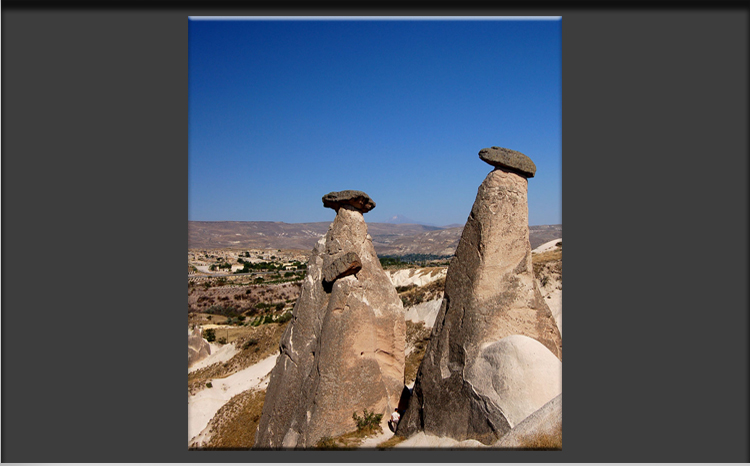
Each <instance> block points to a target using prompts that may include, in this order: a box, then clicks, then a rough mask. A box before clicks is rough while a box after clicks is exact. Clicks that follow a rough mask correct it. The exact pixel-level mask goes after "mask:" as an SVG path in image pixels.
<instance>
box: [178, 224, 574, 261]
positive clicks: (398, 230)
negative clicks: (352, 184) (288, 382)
mask: <svg viewBox="0 0 750 466" xmlns="http://www.w3.org/2000/svg"><path fill="white" fill-rule="evenodd" d="M330 224H331V222H314V223H284V222H199V221H188V249H213V248H215V249H218V248H248V249H255V248H263V249H307V250H310V249H312V248H313V246H315V243H316V242H317V241H318V240H319V239H320V238H321V237H322V236H324V235H325V234H326V232H327V231H328V227H329V226H330ZM367 230H368V232H369V233H370V236H372V242H373V245H374V246H375V251H376V252H377V253H378V254H380V255H386V254H388V255H405V254H435V255H451V254H453V253H454V251H455V250H456V246H458V240H459V239H460V238H461V231H463V226H458V227H453V228H441V227H433V226H428V225H417V224H413V223H405V224H393V223H368V224H367ZM556 238H562V225H538V226H532V227H529V242H530V243H531V248H532V249H534V248H535V247H537V246H540V245H542V244H544V243H546V242H548V241H551V240H553V239H556Z"/></svg>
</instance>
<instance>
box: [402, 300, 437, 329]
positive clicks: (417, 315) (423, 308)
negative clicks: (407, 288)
mask: <svg viewBox="0 0 750 466" xmlns="http://www.w3.org/2000/svg"><path fill="white" fill-rule="evenodd" d="M442 302H443V298H442V297H441V298H439V299H433V300H432V301H425V302H423V303H419V304H416V305H414V306H411V307H408V308H406V312H405V313H404V319H406V320H410V321H412V322H415V323H418V322H424V326H425V327H427V328H432V327H433V325H435V319H436V318H437V315H438V312H439V311H440V304H441V303H442Z"/></svg>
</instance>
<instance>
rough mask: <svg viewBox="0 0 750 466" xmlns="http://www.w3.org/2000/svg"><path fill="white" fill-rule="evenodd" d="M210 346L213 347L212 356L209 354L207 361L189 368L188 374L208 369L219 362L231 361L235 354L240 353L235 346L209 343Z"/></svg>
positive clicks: (204, 360)
mask: <svg viewBox="0 0 750 466" xmlns="http://www.w3.org/2000/svg"><path fill="white" fill-rule="evenodd" d="M208 346H210V347H211V354H209V355H208V357H206V359H201V360H200V361H198V362H196V363H195V364H193V365H192V366H190V367H188V373H190V372H193V371H197V370H198V369H202V368H204V367H208V366H210V365H211V364H214V363H217V362H226V361H229V360H230V359H232V357H233V356H234V355H235V354H237V353H239V350H238V349H237V347H235V346H234V345H233V344H228V345H217V344H214V343H209V344H208Z"/></svg>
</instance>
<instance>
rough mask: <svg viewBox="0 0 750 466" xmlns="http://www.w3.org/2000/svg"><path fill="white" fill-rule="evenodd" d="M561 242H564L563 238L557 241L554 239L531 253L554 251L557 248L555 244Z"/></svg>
mask: <svg viewBox="0 0 750 466" xmlns="http://www.w3.org/2000/svg"><path fill="white" fill-rule="evenodd" d="M560 241H562V238H557V239H553V240H552V241H547V242H546V243H544V244H542V245H541V246H539V247H537V248H536V249H534V250H533V251H531V252H536V253H540V252H546V251H552V250H553V249H555V248H556V247H557V246H555V244H557V243H559V242H560Z"/></svg>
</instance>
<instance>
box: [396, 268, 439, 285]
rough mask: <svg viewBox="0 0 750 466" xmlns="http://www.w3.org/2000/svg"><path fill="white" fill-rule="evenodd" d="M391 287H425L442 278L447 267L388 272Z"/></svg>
mask: <svg viewBox="0 0 750 466" xmlns="http://www.w3.org/2000/svg"><path fill="white" fill-rule="evenodd" d="M386 273H387V274H388V278H389V279H390V280H391V283H393V286H409V285H416V286H425V285H427V284H428V283H432V282H434V281H436V280H440V279H441V278H444V277H445V275H446V274H447V273H448V268H447V267H425V268H413V269H400V270H389V271H387V272H386Z"/></svg>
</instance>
